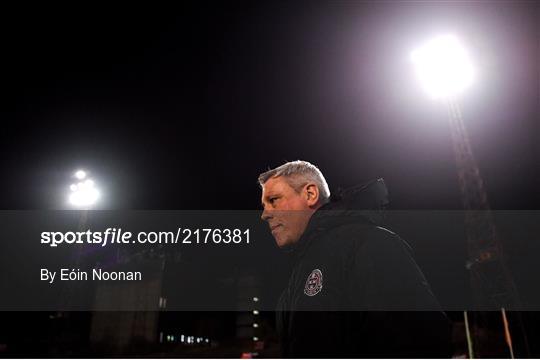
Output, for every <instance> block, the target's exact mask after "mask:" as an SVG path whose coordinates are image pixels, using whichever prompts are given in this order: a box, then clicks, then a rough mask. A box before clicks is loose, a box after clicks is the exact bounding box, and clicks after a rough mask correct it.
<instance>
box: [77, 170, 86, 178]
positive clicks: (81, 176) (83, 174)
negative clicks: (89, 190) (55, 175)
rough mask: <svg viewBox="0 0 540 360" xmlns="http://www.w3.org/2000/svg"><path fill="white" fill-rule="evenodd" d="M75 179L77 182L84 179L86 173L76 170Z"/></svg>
mask: <svg viewBox="0 0 540 360" xmlns="http://www.w3.org/2000/svg"><path fill="white" fill-rule="evenodd" d="M75 177H76V178H77V179H79V180H82V179H84V178H85V177H86V171H84V170H77V171H75Z"/></svg>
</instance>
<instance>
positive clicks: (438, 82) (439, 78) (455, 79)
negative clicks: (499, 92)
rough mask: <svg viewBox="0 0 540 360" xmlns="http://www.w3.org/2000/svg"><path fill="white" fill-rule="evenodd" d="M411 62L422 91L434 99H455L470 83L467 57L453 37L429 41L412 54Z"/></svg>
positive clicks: (469, 67)
mask: <svg viewBox="0 0 540 360" xmlns="http://www.w3.org/2000/svg"><path fill="white" fill-rule="evenodd" d="M411 60H412V62H413V64H414V66H415V68H416V75H417V76H418V79H419V80H420V83H421V84H422V87H423V88H424V90H425V91H426V92H427V93H428V94H429V95H430V96H432V97H433V98H434V99H441V98H442V99H445V98H449V97H453V96H456V95H458V94H459V93H461V92H462V91H463V90H464V89H466V88H467V87H469V86H470V85H471V84H472V83H473V81H474V70H473V66H472V63H471V61H470V59H469V56H468V54H467V52H466V51H465V49H464V48H463V46H462V45H461V44H460V43H459V41H458V39H457V38H456V37H455V36H453V35H443V36H439V37H436V38H434V39H432V40H431V41H429V42H427V43H426V44H424V45H423V46H421V47H420V48H418V49H416V50H414V51H413V52H412V53H411Z"/></svg>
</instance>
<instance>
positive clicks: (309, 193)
mask: <svg viewBox="0 0 540 360" xmlns="http://www.w3.org/2000/svg"><path fill="white" fill-rule="evenodd" d="M304 191H305V195H306V199H307V204H308V206H310V207H311V206H315V205H317V204H318V203H319V188H318V187H317V185H315V184H312V183H309V184H307V185H306V187H305V188H304Z"/></svg>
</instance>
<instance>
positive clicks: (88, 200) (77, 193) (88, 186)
mask: <svg viewBox="0 0 540 360" xmlns="http://www.w3.org/2000/svg"><path fill="white" fill-rule="evenodd" d="M85 177H86V174H84V177H83V178H85ZM69 189H70V191H71V193H70V194H69V203H70V204H71V205H73V206H74V207H77V208H89V207H91V206H92V205H94V204H95V203H96V202H97V201H98V199H99V197H100V193H99V190H98V189H96V187H95V184H94V181H93V180H91V179H87V180H85V181H81V182H79V183H77V184H71V185H70V187H69Z"/></svg>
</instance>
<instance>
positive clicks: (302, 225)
mask: <svg viewBox="0 0 540 360" xmlns="http://www.w3.org/2000/svg"><path fill="white" fill-rule="evenodd" d="M262 206H263V208H264V211H263V214H262V216H261V218H262V219H263V220H264V221H266V222H268V226H269V227H270V231H271V232H272V236H273V237H274V239H275V240H276V244H277V246H278V247H280V248H283V247H287V246H290V245H293V244H294V243H296V242H297V241H298V240H299V239H300V237H301V236H302V234H303V233H304V231H305V229H306V227H307V224H308V222H309V219H310V217H311V215H312V214H313V212H314V210H313V209H311V208H310V206H309V204H308V202H307V199H306V198H305V196H303V194H302V192H297V191H296V190H295V189H294V188H292V187H291V186H290V184H289V183H288V182H287V180H286V179H285V178H284V177H282V176H279V177H275V178H270V179H268V181H266V182H265V183H264V185H263V192H262Z"/></svg>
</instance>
